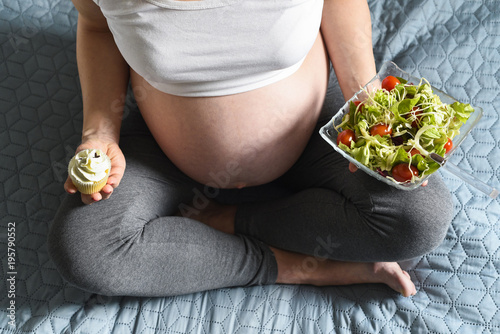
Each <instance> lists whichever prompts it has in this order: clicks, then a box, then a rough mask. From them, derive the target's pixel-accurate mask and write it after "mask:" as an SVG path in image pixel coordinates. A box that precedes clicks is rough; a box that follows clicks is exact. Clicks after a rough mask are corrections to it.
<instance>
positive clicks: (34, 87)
mask: <svg viewBox="0 0 500 334" xmlns="http://www.w3.org/2000/svg"><path fill="white" fill-rule="evenodd" d="M369 3H370V7H371V9H372V13H373V15H372V17H373V26H374V34H373V38H374V45H375V46H374V48H375V55H376V60H377V63H378V64H380V63H382V62H383V61H385V60H394V61H395V62H396V63H397V64H399V65H400V66H401V67H402V68H403V69H405V70H407V71H409V72H411V73H414V74H415V75H417V76H424V77H426V78H427V79H428V80H429V81H430V82H431V83H432V84H433V85H435V86H437V87H439V88H442V89H443V90H445V91H447V92H448V93H450V94H451V95H453V96H455V97H456V98H458V99H459V100H462V101H465V102H470V103H472V104H473V105H478V106H481V107H482V108H483V109H484V112H485V114H484V117H483V119H482V121H481V122H480V124H479V125H478V127H477V128H476V129H475V130H474V131H473V132H472V133H471V135H470V137H469V138H468V139H467V140H466V141H465V142H464V143H463V144H462V147H461V148H460V151H459V152H457V153H456V156H455V157H454V159H453V160H454V163H456V164H459V165H460V166H461V167H462V168H464V169H466V170H467V171H469V172H470V173H473V174H474V175H476V176H478V177H479V178H481V179H482V180H484V181H486V182H489V183H491V184H495V185H497V186H498V185H499V184H500V181H499V178H500V172H499V171H500V169H499V163H500V149H499V147H500V126H499V120H498V113H499V110H498V106H499V105H500V103H499V102H500V95H499V93H500V89H499V88H500V87H499V85H500V34H499V33H498V32H499V31H500V12H499V11H500V9H499V6H498V2H496V1H492V0H483V1H455V0H446V1H437V0H427V1H422V2H416V1H410V0H390V1H375V0H371V1H369ZM76 18H77V16H76V13H75V11H74V9H73V8H72V5H71V2H70V1H69V0H56V1H48V0H33V1H24V0H3V1H2V2H1V3H0V198H1V201H0V212H1V216H0V219H1V220H0V226H1V230H0V231H1V238H0V244H1V246H2V247H1V249H2V250H5V249H6V231H7V230H6V228H7V224H8V222H16V224H17V225H16V250H17V259H16V269H17V272H18V274H17V276H16V280H17V285H16V308H17V313H16V316H17V329H18V331H17V333H68V332H71V333H73V332H74V333H151V332H155V331H158V332H167V333H256V332H260V333H352V332H355V333H395V332H396V333H398V332H400V333H404V332H431V333H472V332H481V333H495V332H500V314H499V306H500V274H499V271H500V229H499V225H498V222H499V221H500V202H499V200H490V199H488V198H486V197H485V196H483V195H481V194H480V193H478V192H476V191H475V190H474V189H472V188H470V187H469V186H468V185H465V184H463V183H462V182H461V181H459V180H458V179H456V178H455V177H453V176H451V175H449V174H446V173H445V172H443V176H444V178H445V181H446V183H447V184H448V186H449V188H450V190H451V191H452V192H453V196H454V205H455V212H456V216H455V218H454V221H453V224H452V227H451V228H450V230H449V232H448V235H447V237H446V239H445V241H444V243H443V244H442V245H441V246H440V247H439V248H438V249H437V250H436V251H435V252H433V253H431V254H429V255H427V256H424V257H422V258H418V259H415V260H413V261H408V262H406V263H404V264H403V266H404V267H405V268H407V269H408V270H409V272H410V274H411V276H412V278H413V280H414V282H416V285H417V289H418V290H419V292H418V294H417V295H416V296H415V297H413V298H402V297H399V296H397V295H396V294H394V293H393V292H391V291H390V290H389V289H388V288H385V287H384V286H381V285H362V286H353V287H330V288H315V287H307V286H300V287H299V286H264V287H252V288H236V289H221V290H216V291H209V292H204V293H197V294H192V295H186V296H178V297H172V298H127V297H123V298H118V297H116V298H110V297H105V296H99V295H92V294H89V293H86V292H83V291H80V290H78V289H76V288H73V287H71V286H70V285H68V284H66V283H65V282H64V281H63V280H62V279H61V277H60V276H59V275H58V273H57V272H56V270H55V268H54V266H53V264H52V263H51V261H50V259H49V258H48V256H47V250H46V241H45V239H46V235H47V230H48V225H49V223H50V220H51V219H52V217H53V215H54V213H55V210H56V209H57V207H58V204H59V202H60V199H61V196H62V195H63V191H62V189H61V183H62V181H63V179H64V178H65V175H64V171H65V168H66V163H67V161H68V160H69V158H70V157H71V155H72V153H73V150H74V147H75V146H76V144H77V142H78V140H79V131H80V129H81V114H80V109H81V98H80V95H79V94H80V92H79V86H78V78H77V69H76V61H75V30H76V28H75V25H76ZM128 106H129V108H130V109H131V110H132V109H133V108H134V107H133V100H130V101H129V103H128ZM4 254H6V251H2V255H1V256H2V266H1V267H0V268H1V269H0V272H1V274H2V277H5V276H6V273H7V271H8V270H7V268H6V266H5V265H4V264H5V263H6V260H5V255H4ZM0 286H1V288H0V291H2V293H1V295H0V306H1V307H0V328H3V329H4V332H9V331H8V329H9V325H8V324H7V321H8V318H7V313H6V307H7V305H8V303H9V300H8V298H7V295H6V293H4V291H7V283H6V280H2V281H1V282H0Z"/></svg>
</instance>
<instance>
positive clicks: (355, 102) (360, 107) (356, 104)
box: [353, 101, 364, 112]
mask: <svg viewBox="0 0 500 334" xmlns="http://www.w3.org/2000/svg"><path fill="white" fill-rule="evenodd" d="M353 103H354V105H355V106H356V107H358V106H359V105H360V106H359V108H358V110H359V111H360V112H361V111H363V106H364V104H363V102H361V101H354V102H353Z"/></svg>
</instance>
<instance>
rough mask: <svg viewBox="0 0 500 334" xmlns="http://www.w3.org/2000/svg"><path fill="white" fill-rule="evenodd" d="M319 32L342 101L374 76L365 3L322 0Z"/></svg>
mask: <svg viewBox="0 0 500 334" xmlns="http://www.w3.org/2000/svg"><path fill="white" fill-rule="evenodd" d="M321 32H322V35H323V38H324V40H325V43H326V47H327V50H328V54H329V56H330V60H331V62H332V64H333V68H334V70H335V74H336V75H337V78H338V81H339V85H340V88H341V90H342V93H343V95H344V98H346V99H349V98H350V97H351V96H352V95H353V94H354V93H356V92H357V91H358V90H359V89H360V88H361V87H362V86H364V85H365V84H366V83H367V82H368V81H369V80H370V79H371V78H373V77H374V76H375V74H376V69H375V60H374V56H373V46H372V32H371V18H370V11H369V8H368V4H367V2H366V0H325V3H324V9H323V18H322V22H321Z"/></svg>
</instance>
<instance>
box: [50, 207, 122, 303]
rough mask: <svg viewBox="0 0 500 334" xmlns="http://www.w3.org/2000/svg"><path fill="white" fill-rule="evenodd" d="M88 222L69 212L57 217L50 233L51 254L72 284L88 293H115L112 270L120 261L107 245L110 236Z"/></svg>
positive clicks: (61, 273) (64, 276)
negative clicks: (114, 257) (73, 216)
mask: <svg viewBox="0 0 500 334" xmlns="http://www.w3.org/2000/svg"><path fill="white" fill-rule="evenodd" d="M86 223H87V222H85V221H81V220H79V221H75V220H72V219H70V218H69V217H68V216H67V215H58V216H56V217H55V219H54V221H53V223H52V225H51V228H50V231H49V234H48V240H47V247H48V252H49V256H50V258H51V259H52V261H53V263H54V265H55V267H56V269H57V271H58V272H59V273H60V275H61V276H62V278H63V279H64V280H65V281H67V282H68V283H70V284H72V285H74V286H76V287H78V288H80V289H82V290H85V291H88V292H92V293H97V294H101V295H108V296H111V295H115V294H116V293H115V291H114V290H113V289H112V287H113V286H114V285H115V284H114V283H113V282H112V281H113V276H112V275H110V273H111V271H112V267H113V265H114V263H116V262H117V261H116V260H113V256H115V255H113V254H114V253H113V252H112V251H110V249H109V248H107V247H106V245H109V244H110V238H109V235H108V236H105V235H103V232H104V231H100V232H101V233H99V232H96V231H95V230H93V229H92V228H90V227H89V226H88V225H87V226H86ZM106 248H107V249H106Z"/></svg>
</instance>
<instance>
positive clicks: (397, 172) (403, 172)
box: [391, 163, 418, 182]
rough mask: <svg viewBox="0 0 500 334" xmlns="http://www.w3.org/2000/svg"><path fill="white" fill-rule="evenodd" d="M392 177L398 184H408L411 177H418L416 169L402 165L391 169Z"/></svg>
mask: <svg viewBox="0 0 500 334" xmlns="http://www.w3.org/2000/svg"><path fill="white" fill-rule="evenodd" d="M391 173H392V177H393V178H394V179H395V180H396V181H398V182H408V181H410V180H411V178H412V176H413V175H415V176H418V168H417V167H415V166H413V165H410V166H408V164H405V163H402V164H398V165H396V166H394V167H392V171H391Z"/></svg>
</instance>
